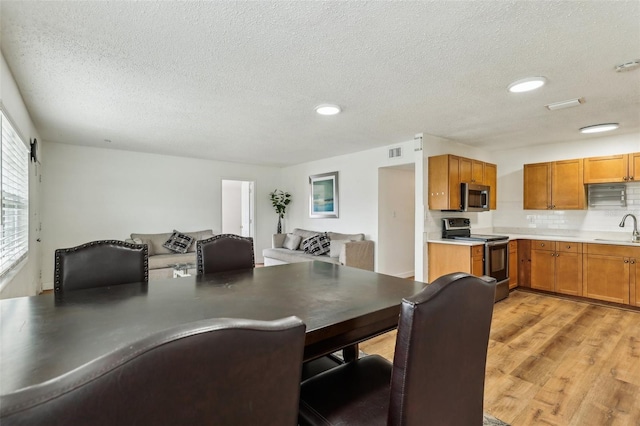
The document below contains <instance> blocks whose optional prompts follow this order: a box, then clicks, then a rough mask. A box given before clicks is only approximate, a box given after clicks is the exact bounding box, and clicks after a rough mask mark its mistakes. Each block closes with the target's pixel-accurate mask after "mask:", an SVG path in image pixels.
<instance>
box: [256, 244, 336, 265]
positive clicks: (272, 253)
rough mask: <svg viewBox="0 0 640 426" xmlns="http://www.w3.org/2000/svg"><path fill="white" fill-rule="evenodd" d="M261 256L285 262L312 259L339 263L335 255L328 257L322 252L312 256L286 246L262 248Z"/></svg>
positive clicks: (308, 260) (309, 260)
mask: <svg viewBox="0 0 640 426" xmlns="http://www.w3.org/2000/svg"><path fill="white" fill-rule="evenodd" d="M262 256H263V257H268V258H270V259H276V260H280V261H282V262H287V263H298V262H312V261H314V260H319V261H322V262H327V263H334V264H338V263H339V260H338V259H337V258H335V257H329V256H327V255H324V254H323V255H321V256H314V255H312V254H308V253H305V252H303V251H302V250H289V249H286V248H266V249H263V250H262Z"/></svg>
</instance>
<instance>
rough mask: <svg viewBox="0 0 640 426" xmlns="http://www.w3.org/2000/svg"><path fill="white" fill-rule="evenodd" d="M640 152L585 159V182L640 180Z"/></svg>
mask: <svg viewBox="0 0 640 426" xmlns="http://www.w3.org/2000/svg"><path fill="white" fill-rule="evenodd" d="M638 173H640V153H639V152H636V153H632V154H620V155H608V156H606V157H591V158H585V159H584V183H614V182H634V181H636V180H637V181H640V176H636V175H637V174H638Z"/></svg>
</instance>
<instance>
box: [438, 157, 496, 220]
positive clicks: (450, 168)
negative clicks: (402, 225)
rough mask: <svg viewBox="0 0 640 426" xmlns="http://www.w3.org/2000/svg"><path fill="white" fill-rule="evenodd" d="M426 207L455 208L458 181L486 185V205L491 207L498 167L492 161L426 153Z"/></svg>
mask: <svg viewBox="0 0 640 426" xmlns="http://www.w3.org/2000/svg"><path fill="white" fill-rule="evenodd" d="M428 175H429V184H428V185H429V197H428V203H429V209H430V210H459V209H460V183H462V182H467V183H475V184H479V185H480V184H482V185H488V186H489V187H490V191H491V192H490V194H491V199H490V205H489V208H490V209H493V210H495V208H496V205H497V203H496V200H497V195H498V184H497V182H498V178H497V175H498V170H497V166H496V165H495V164H491V163H484V162H482V161H479V160H473V159H471V158H465V157H460V156H457V155H451V154H444V155H437V156H433V157H429V173H428Z"/></svg>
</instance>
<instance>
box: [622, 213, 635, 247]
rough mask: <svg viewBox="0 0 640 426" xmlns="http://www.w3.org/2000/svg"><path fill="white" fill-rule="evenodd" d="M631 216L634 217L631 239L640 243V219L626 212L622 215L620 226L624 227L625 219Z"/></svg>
mask: <svg viewBox="0 0 640 426" xmlns="http://www.w3.org/2000/svg"><path fill="white" fill-rule="evenodd" d="M629 216H631V218H632V219H633V238H632V239H631V241H633V242H634V243H640V233H638V219H636V217H635V216H634V215H632V214H625V215H624V216H623V217H622V221H621V222H620V225H619V226H620V228H624V221H625V220H627V217H629Z"/></svg>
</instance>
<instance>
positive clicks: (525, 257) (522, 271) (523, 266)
mask: <svg viewBox="0 0 640 426" xmlns="http://www.w3.org/2000/svg"><path fill="white" fill-rule="evenodd" d="M518 286H519V287H528V288H531V240H518Z"/></svg>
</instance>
